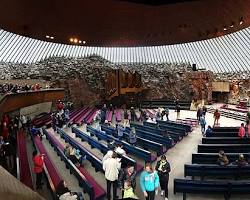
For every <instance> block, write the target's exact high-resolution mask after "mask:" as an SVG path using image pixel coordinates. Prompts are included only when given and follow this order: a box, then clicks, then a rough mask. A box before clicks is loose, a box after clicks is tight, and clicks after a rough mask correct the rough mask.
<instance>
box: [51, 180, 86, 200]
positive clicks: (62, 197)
mask: <svg viewBox="0 0 250 200" xmlns="http://www.w3.org/2000/svg"><path fill="white" fill-rule="evenodd" d="M56 194H57V196H58V199H59V200H83V196H82V193H80V192H71V191H70V190H69V188H68V187H67V185H66V183H65V181H63V180H61V181H60V182H59V184H58V185H57V187H56Z"/></svg>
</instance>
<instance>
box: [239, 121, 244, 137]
mask: <svg viewBox="0 0 250 200" xmlns="http://www.w3.org/2000/svg"><path fill="white" fill-rule="evenodd" d="M238 136H239V137H241V138H243V137H244V136H245V126H244V123H242V124H241V126H240V129H239V132H238Z"/></svg>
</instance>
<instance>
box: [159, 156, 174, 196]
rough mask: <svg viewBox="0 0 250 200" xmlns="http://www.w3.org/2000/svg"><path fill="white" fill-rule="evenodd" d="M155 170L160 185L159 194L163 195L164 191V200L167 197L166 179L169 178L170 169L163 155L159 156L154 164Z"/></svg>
mask: <svg viewBox="0 0 250 200" xmlns="http://www.w3.org/2000/svg"><path fill="white" fill-rule="evenodd" d="M155 170H156V171H157V172H158V175H159V179H160V186H161V196H163V194H164V192H165V200H167V199H168V180H169V172H170V171H171V168H170V164H169V162H168V161H167V158H166V156H165V155H162V156H161V160H159V161H158V162H157V164H156V166H155Z"/></svg>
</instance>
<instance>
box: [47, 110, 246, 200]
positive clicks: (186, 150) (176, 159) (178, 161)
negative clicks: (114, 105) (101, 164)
mask: <svg viewBox="0 0 250 200" xmlns="http://www.w3.org/2000/svg"><path fill="white" fill-rule="evenodd" d="M185 117H191V118H195V117H196V112H194V111H181V118H185ZM175 119H176V113H175V112H174V111H172V110H171V111H170V120H175ZM206 120H207V122H208V125H212V124H213V116H212V114H210V113H207V116H206ZM240 123H241V122H240V121H237V120H234V119H229V118H225V117H221V120H220V125H221V126H239V125H240ZM94 126H95V124H94ZM80 129H81V130H83V131H85V132H86V126H85V125H83V126H82V127H80ZM65 130H66V131H67V132H68V133H69V134H70V135H71V136H72V137H74V135H73V134H72V133H70V132H71V131H70V129H65ZM55 135H57V134H55ZM57 138H58V139H60V138H59V136H58V135H57ZM201 138H202V135H201V131H200V127H197V128H195V129H194V131H193V132H192V133H190V134H189V135H188V136H186V137H185V138H184V139H183V140H182V141H181V142H179V143H178V144H177V145H175V146H174V147H173V148H172V149H170V150H169V151H168V152H167V153H166V156H167V159H168V161H169V162H170V164H171V168H172V170H171V173H170V180H169V199H170V200H181V199H182V194H176V195H174V194H173V179H174V178H184V177H183V173H184V164H185V163H191V155H192V153H194V152H196V151H197V145H198V144H200V143H201ZM77 140H78V141H79V142H81V141H80V139H79V138H78V139H77ZM60 141H61V142H62V143H64V141H63V140H61V139H60ZM43 143H44V145H45V146H46V149H47V151H48V153H49V155H50V156H51V158H52V159H53V161H55V163H56V167H57V169H58V171H59V172H60V173H62V176H63V178H64V179H65V180H66V181H67V183H68V185H69V186H70V188H71V189H73V190H77V191H79V190H80V188H79V187H78V186H77V181H76V179H75V178H74V176H73V175H70V174H69V173H68V172H67V170H66V169H65V167H64V164H63V163H62V162H61V161H60V159H59V158H57V157H56V153H55V152H54V151H53V149H52V148H51V147H50V146H49V145H48V144H47V141H46V140H45V139H44V141H43ZM82 145H84V146H85V147H86V148H87V149H89V150H90V151H92V152H94V153H95V154H96V155H97V156H98V157H100V158H102V156H103V155H102V154H101V153H100V152H99V151H98V150H97V149H91V148H90V146H89V145H88V144H87V143H85V142H82ZM136 160H137V162H139V163H141V164H143V161H142V160H138V159H136ZM153 165H155V163H153ZM85 167H86V169H87V170H88V171H89V173H91V174H92V176H93V177H95V180H96V181H97V182H98V183H99V184H100V185H102V186H103V188H106V183H105V179H104V175H103V174H101V173H100V172H98V173H96V172H95V171H94V169H93V167H92V166H91V165H90V164H89V163H88V162H86V165H85ZM136 194H137V195H138V196H139V199H144V198H143V195H142V192H141V191H140V186H139V176H138V177H137V190H136ZM84 197H85V199H89V198H88V197H87V195H84ZM187 197H188V199H190V200H200V199H203V198H204V199H207V200H221V199H223V196H222V195H218V196H215V195H213V194H212V191H211V195H205V194H204V195H203V194H202V195H201V194H199V195H191V194H190V195H189V194H188V195H187ZM161 199H164V198H163V197H161V196H160V195H159V194H158V195H157V197H156V200H161ZM231 199H232V200H249V199H250V197H249V196H236V197H235V196H232V198H231Z"/></svg>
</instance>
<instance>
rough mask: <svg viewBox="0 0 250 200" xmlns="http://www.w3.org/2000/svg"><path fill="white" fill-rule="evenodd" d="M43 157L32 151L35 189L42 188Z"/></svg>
mask: <svg viewBox="0 0 250 200" xmlns="http://www.w3.org/2000/svg"><path fill="white" fill-rule="evenodd" d="M43 159H44V155H40V154H38V153H37V151H36V150H35V151H33V158H32V160H33V163H34V173H35V174H36V189H41V188H42V175H43V165H44V161H43Z"/></svg>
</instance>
